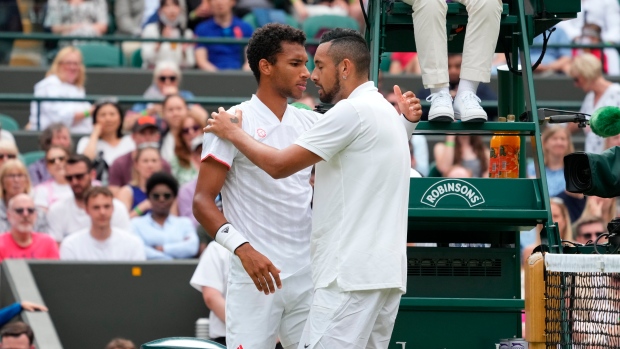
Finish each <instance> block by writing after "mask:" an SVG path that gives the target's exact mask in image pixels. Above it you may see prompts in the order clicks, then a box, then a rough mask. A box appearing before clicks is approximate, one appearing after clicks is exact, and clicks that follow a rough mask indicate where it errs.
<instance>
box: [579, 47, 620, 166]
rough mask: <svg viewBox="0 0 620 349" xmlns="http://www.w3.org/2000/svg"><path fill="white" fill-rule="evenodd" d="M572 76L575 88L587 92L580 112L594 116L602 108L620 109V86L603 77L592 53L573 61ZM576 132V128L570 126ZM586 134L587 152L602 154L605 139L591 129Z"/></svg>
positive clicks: (598, 61) (587, 128)
mask: <svg viewBox="0 0 620 349" xmlns="http://www.w3.org/2000/svg"><path fill="white" fill-rule="evenodd" d="M570 76H571V77H572V78H573V80H574V82H575V86H577V87H579V88H581V89H582V90H583V91H584V92H586V97H585V98H584V99H583V103H582V104H581V109H580V110H579V112H581V113H586V114H592V113H594V111H595V110H596V109H598V108H601V107H606V106H612V107H620V84H617V83H613V82H611V81H609V80H607V79H605V78H604V77H603V73H602V64H601V61H600V60H599V59H598V58H596V57H595V56H594V55H592V54H590V53H584V54H582V55H580V56H577V57H575V58H574V59H573V64H572V65H571V68H570ZM568 127H569V128H571V129H572V130H575V129H576V127H575V126H572V125H569V126H568ZM584 133H585V134H586V141H585V151H586V152H588V153H596V154H600V153H602V152H603V150H604V144H603V138H601V137H599V136H597V135H595V134H594V133H593V132H592V130H591V129H590V127H589V126H588V127H586V128H585V129H584Z"/></svg>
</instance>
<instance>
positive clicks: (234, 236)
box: [215, 223, 249, 254]
mask: <svg viewBox="0 0 620 349" xmlns="http://www.w3.org/2000/svg"><path fill="white" fill-rule="evenodd" d="M215 241H216V242H217V243H218V244H220V245H222V246H224V247H226V249H227V250H228V251H230V252H231V253H233V254H234V253H235V250H236V249H237V247H239V246H241V245H243V244H245V243H246V242H249V241H248V240H246V239H245V237H244V236H243V235H242V234H241V232H239V231H238V230H237V229H235V227H233V226H232V224H230V223H226V224H224V225H222V226H221V227H220V229H218V230H217V233H216V234H215Z"/></svg>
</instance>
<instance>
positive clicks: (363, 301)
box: [297, 281, 402, 349]
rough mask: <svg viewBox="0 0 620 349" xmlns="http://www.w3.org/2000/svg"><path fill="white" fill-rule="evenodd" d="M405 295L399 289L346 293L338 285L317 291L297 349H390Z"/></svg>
mask: <svg viewBox="0 0 620 349" xmlns="http://www.w3.org/2000/svg"><path fill="white" fill-rule="evenodd" d="M401 295H402V293H401V291H400V290H399V289H396V288H389V289H381V290H368V291H350V292H345V291H343V290H341V289H340V287H338V284H337V283H336V281H333V282H332V283H331V284H329V286H328V287H325V288H319V289H317V290H315V291H314V298H313V300H312V308H311V309H310V316H309V317H308V321H306V327H305V328H304V332H303V334H302V336H301V340H300V341H299V346H298V347H297V349H387V348H388V346H389V344H390V338H391V337H392V330H393V329H394V322H395V321H396V314H397V313H398V306H399V305H400V297H401Z"/></svg>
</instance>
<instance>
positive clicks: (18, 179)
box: [0, 160, 49, 233]
mask: <svg viewBox="0 0 620 349" xmlns="http://www.w3.org/2000/svg"><path fill="white" fill-rule="evenodd" d="M0 187H1V190H2V191H1V194H2V196H1V197H0V198H2V200H0V232H3V231H8V230H9V227H10V222H9V219H8V212H7V211H8V210H7V207H8V204H9V201H10V200H11V199H12V198H14V197H16V196H17V195H19V194H29V195H30V191H31V190H32V186H31V184H30V176H28V170H26V166H24V164H23V163H22V162H21V161H19V160H8V161H7V162H5V163H4V165H2V167H1V168H0ZM36 211H37V214H36V216H35V217H36V219H35V221H34V229H33V230H34V231H36V232H39V233H47V232H48V230H49V227H48V225H47V219H46V218H45V211H44V210H43V209H41V208H38V207H37V208H36Z"/></svg>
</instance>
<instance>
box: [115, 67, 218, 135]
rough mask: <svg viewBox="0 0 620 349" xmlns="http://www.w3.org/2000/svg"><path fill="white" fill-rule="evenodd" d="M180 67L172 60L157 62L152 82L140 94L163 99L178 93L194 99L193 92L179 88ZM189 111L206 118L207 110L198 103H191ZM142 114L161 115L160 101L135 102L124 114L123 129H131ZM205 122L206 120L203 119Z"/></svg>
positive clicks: (185, 97)
mask: <svg viewBox="0 0 620 349" xmlns="http://www.w3.org/2000/svg"><path fill="white" fill-rule="evenodd" d="M181 77H182V75H181V69H180V68H179V66H178V65H177V64H176V63H174V62H159V63H157V65H156V66H155V70H154V71H153V84H151V86H149V88H148V89H147V90H146V91H145V92H144V94H143V95H142V96H143V97H144V98H149V99H161V100H164V98H166V96H168V95H173V94H178V95H179V96H181V97H183V99H185V100H186V101H191V100H192V99H194V94H192V93H191V92H190V91H187V90H180V89H179V85H180V84H181ZM189 112H190V113H191V114H195V115H196V116H200V117H201V118H203V119H204V120H207V112H206V111H205V110H204V108H202V107H201V106H200V105H199V104H191V105H190V106H189ZM142 115H151V116H155V117H161V116H162V104H161V103H148V104H147V103H137V104H134V106H133V107H132V108H131V110H130V111H128V112H127V115H126V116H125V122H124V125H123V127H124V129H126V130H131V127H132V126H133V124H134V122H135V121H136V119H138V118H139V117H140V116H142ZM205 122H206V121H205Z"/></svg>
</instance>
